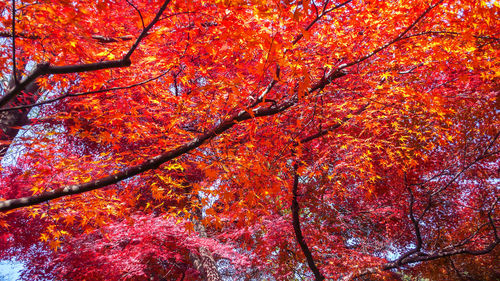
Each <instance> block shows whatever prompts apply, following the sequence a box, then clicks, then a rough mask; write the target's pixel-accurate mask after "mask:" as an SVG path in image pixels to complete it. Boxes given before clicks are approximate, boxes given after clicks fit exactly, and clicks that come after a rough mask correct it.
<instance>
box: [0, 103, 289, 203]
mask: <svg viewBox="0 0 500 281" xmlns="http://www.w3.org/2000/svg"><path fill="white" fill-rule="evenodd" d="M294 104H295V100H291V101H288V102H285V103H283V104H281V105H280V106H271V107H259V108H256V109H253V110H241V111H240V112H238V113H235V114H233V115H232V116H231V117H229V118H227V119H225V120H222V121H221V122H219V123H218V124H219V125H217V126H215V127H214V128H213V129H212V130H210V131H208V132H207V133H205V134H203V135H201V136H199V137H196V138H194V139H193V140H191V141H190V142H187V143H185V144H183V145H180V146H178V147H177V148H174V149H172V150H169V151H167V152H165V153H163V154H160V155H158V156H156V157H153V158H151V159H149V160H146V161H145V162H143V163H142V164H139V165H136V166H132V167H129V168H126V169H124V170H122V171H121V172H118V173H116V174H113V175H109V176H106V177H103V178H100V179H98V180H94V181H90V182H86V183H81V184H75V185H68V186H65V187H62V188H58V189H55V190H52V191H47V192H44V193H41V194H38V195H34V196H27V197H23V198H18V199H11V200H5V201H1V202H0V211H8V210H13V209H17V208H21V207H27V206H32V205H37V204H40V203H42V202H46V201H49V200H53V199H56V198H60V197H64V196H69V195H74V194H79V193H83V192H88V191H91V190H95V189H99V188H103V187H105V186H108V185H111V184H115V183H118V182H120V181H122V180H124V179H128V178H130V177H133V176H135V175H138V174H140V173H143V172H145V171H148V170H152V169H156V168H158V167H159V166H160V165H161V164H163V163H165V162H167V161H170V160H172V159H175V158H177V157H179V156H181V155H183V154H185V153H187V152H189V151H191V150H193V149H196V148H197V147H199V146H201V145H202V144H203V143H205V142H206V141H207V140H209V139H211V138H214V137H216V136H217V135H219V134H222V133H224V132H225V131H227V130H228V129H230V128H232V127H233V126H234V125H236V124H237V123H239V122H242V121H245V120H248V119H251V118H254V117H263V116H270V115H274V114H277V113H279V112H282V111H284V110H286V109H287V108H289V107H290V106H292V105H294ZM250 111H251V112H250Z"/></svg>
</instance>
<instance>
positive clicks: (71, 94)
mask: <svg viewBox="0 0 500 281" xmlns="http://www.w3.org/2000/svg"><path fill="white" fill-rule="evenodd" d="M169 72H170V69H168V70H167V71H165V72H163V73H162V74H160V75H158V76H155V77H153V78H150V79H147V80H144V81H141V82H138V83H135V84H132V85H128V86H122V87H113V88H107V89H100V90H95V91H88V92H79V93H67V94H64V95H62V96H59V97H56V98H53V99H49V100H44V101H41V102H37V103H33V104H28V105H21V106H16V107H9V108H1V109H0V112H4V111H12V110H19V109H25V108H32V107H35V106H39V105H44V104H48V103H52V102H55V101H59V100H62V99H65V98H68V97H79V96H85V95H90V94H98V93H104V92H110V91H117V90H125V89H130V88H134V87H137V86H141V85H144V84H146V83H149V82H151V81H154V80H157V79H159V78H161V77H163V76H165V75H166V74H167V73H169Z"/></svg>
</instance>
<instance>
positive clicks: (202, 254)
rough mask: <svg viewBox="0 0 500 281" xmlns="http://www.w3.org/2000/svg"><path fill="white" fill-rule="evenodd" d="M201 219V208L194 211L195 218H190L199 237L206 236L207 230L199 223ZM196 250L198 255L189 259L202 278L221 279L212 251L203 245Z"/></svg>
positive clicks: (208, 280) (207, 279)
mask: <svg viewBox="0 0 500 281" xmlns="http://www.w3.org/2000/svg"><path fill="white" fill-rule="evenodd" d="M201 219H202V215H201V210H198V211H197V212H196V218H195V219H193V220H192V221H193V223H194V230H195V231H196V232H197V233H198V234H199V235H200V236H201V237H207V232H206V230H205V226H203V224H202V223H201ZM198 252H199V254H198V255H191V259H192V260H193V264H194V266H195V267H196V269H197V270H198V271H199V272H201V274H202V275H203V277H204V279H205V280H206V281H222V278H221V276H220V274H219V271H218V270H217V265H216V263H215V259H214V257H213V255H212V253H210V251H209V250H208V249H207V248H205V247H201V248H200V249H198Z"/></svg>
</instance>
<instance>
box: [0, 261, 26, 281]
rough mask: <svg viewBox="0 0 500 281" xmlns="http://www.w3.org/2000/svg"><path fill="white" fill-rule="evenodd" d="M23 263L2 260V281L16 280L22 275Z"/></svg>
mask: <svg viewBox="0 0 500 281" xmlns="http://www.w3.org/2000/svg"><path fill="white" fill-rule="evenodd" d="M22 268H23V265H22V264H21V263H19V262H13V261H0V281H15V280H18V279H19V277H20V275H21V274H20V272H19V271H20V270H21V269H22Z"/></svg>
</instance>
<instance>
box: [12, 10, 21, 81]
mask: <svg viewBox="0 0 500 281" xmlns="http://www.w3.org/2000/svg"><path fill="white" fill-rule="evenodd" d="M11 38H12V77H13V78H14V85H17V84H19V82H18V81H17V66H16V0H12V37H11Z"/></svg>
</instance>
